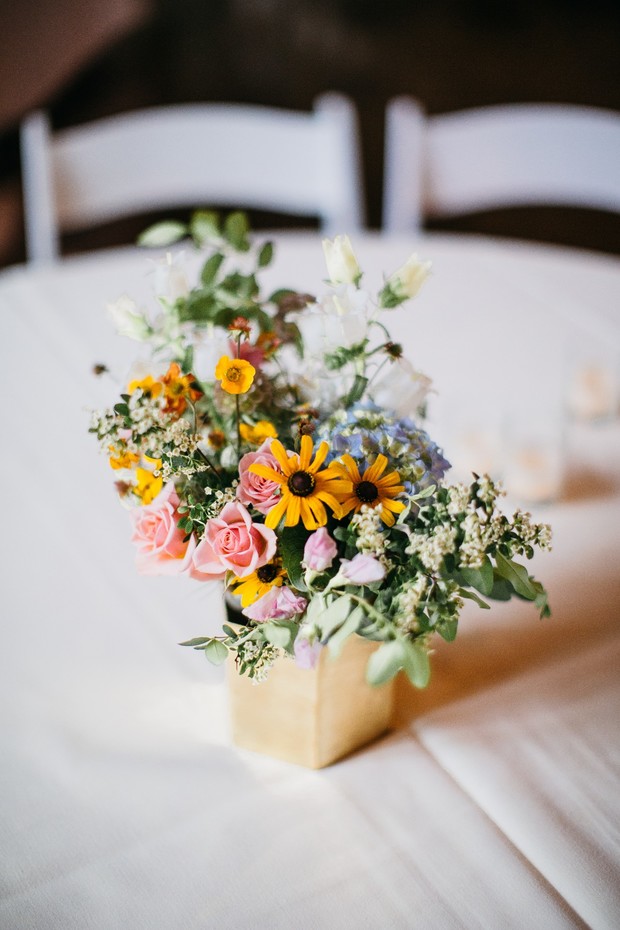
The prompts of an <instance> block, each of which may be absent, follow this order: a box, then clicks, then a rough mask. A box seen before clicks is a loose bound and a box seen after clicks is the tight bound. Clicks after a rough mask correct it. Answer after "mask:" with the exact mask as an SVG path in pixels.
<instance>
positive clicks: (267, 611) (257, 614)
mask: <svg viewBox="0 0 620 930" xmlns="http://www.w3.org/2000/svg"><path fill="white" fill-rule="evenodd" d="M307 604H308V601H307V600H306V599H305V597H300V596H299V595H297V594H295V592H294V591H291V589H290V588H289V587H287V586H286V585H282V587H280V588H278V587H276V586H275V585H274V586H273V588H270V589H269V591H267V593H266V594H263V596H262V597H259V599H258V600H257V601H254V603H253V604H250V606H249V607H245V608H244V609H243V610H242V611H241V613H243V614H245V616H246V617H249V618H250V620H255V621H256V622H257V623H263V622H264V621H265V620H289V619H290V618H291V617H294V616H295V614H303V612H304V610H305V609H306V607H307Z"/></svg>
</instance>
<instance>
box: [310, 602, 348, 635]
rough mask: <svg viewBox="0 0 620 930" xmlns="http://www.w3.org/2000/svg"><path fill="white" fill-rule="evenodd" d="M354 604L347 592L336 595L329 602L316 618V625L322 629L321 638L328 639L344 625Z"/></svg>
mask: <svg viewBox="0 0 620 930" xmlns="http://www.w3.org/2000/svg"><path fill="white" fill-rule="evenodd" d="M352 605H353V602H352V600H351V598H350V597H349V596H348V595H347V594H344V595H342V596H340V597H335V598H334V599H333V600H332V601H331V602H330V603H329V604H327V606H326V607H325V610H324V611H323V612H322V613H321V615H320V616H319V617H318V618H317V619H316V620H315V623H316V625H317V626H318V628H319V629H320V631H321V640H325V639H328V638H329V637H330V636H331V635H332V634H333V633H334V632H335V631H336V630H337V629H338V628H339V627H341V626H342V624H343V623H344V622H345V620H346V619H347V617H348V616H349V613H350V611H351V607H352Z"/></svg>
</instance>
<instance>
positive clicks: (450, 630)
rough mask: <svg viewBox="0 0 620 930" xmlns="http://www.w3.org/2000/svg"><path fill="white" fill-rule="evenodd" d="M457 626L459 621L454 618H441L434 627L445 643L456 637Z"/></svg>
mask: <svg viewBox="0 0 620 930" xmlns="http://www.w3.org/2000/svg"><path fill="white" fill-rule="evenodd" d="M458 626H459V622H458V620H457V619H456V618H454V619H453V620H442V621H441V623H438V624H437V626H436V627H435V629H436V630H437V632H438V633H439V635H440V636H441V637H442V639H445V641H446V642H447V643H453V642H454V640H455V639H456V634H457V631H458Z"/></svg>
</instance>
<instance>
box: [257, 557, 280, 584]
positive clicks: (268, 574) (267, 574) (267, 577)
mask: <svg viewBox="0 0 620 930" xmlns="http://www.w3.org/2000/svg"><path fill="white" fill-rule="evenodd" d="M277 575H278V566H277V565H274V564H273V562H268V563H267V565H261V567H260V568H259V569H258V571H257V572H256V577H257V578H258V580H259V581H262V582H263V584H269V582H270V581H273V580H274V579H275V578H277Z"/></svg>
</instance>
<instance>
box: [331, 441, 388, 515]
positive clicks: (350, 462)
mask: <svg viewBox="0 0 620 930" xmlns="http://www.w3.org/2000/svg"><path fill="white" fill-rule="evenodd" d="M340 458H341V461H342V465H340V466H339V465H338V464H336V465H335V466H334V467H335V468H336V469H338V470H339V474H340V475H341V476H342V477H343V478H348V480H349V482H350V485H351V488H352V490H351V493H350V494H349V495H348V496H347V497H346V498H345V499H344V500H343V501H342V504H341V510H342V515H343V516H344V515H345V514H347V513H350V512H351V511H352V510H354V511H355V512H356V513H357V512H358V511H360V510H361V509H362V507H363V506H364V504H366V505H367V506H368V507H380V508H381V511H380V516H381V519H382V520H383V522H384V523H385V524H386V526H393V525H394V521H395V517H394V514H397V513H401V511H403V510H404V509H405V505H404V504H403V502H402V501H397V500H394V498H395V497H397V496H398V495H399V494H402V493H403V491H404V490H405V488H404V485H402V484H400V475H399V474H398V472H397V471H391V472H388V474H387V475H384V474H383V472H384V471H385V469H386V468H387V464H388V460H387V458H386V457H385V455H378V456H377V458H376V459H375V460H374V462H373V463H372V465H370V466H369V467H368V468H367V469H366V470H365V472H364V474H363V475H362V474H360V470H359V468H358V467H357V463H356V462H355V459H353V458H352V457H351V456H350V455H347V454H345V455H342V456H341V457H340Z"/></svg>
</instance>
